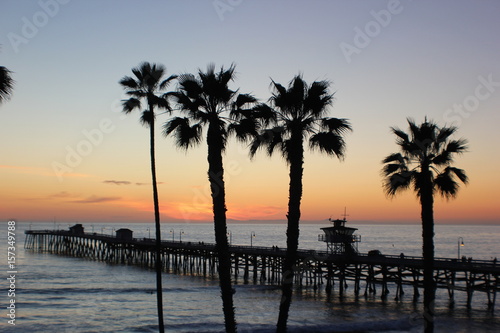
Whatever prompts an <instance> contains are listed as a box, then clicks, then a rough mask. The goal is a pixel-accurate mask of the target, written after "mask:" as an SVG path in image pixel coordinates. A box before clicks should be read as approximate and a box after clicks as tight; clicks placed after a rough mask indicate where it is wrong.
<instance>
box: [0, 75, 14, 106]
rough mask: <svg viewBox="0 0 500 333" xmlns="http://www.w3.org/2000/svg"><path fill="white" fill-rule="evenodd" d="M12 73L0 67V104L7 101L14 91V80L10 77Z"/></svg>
mask: <svg viewBox="0 0 500 333" xmlns="http://www.w3.org/2000/svg"><path fill="white" fill-rule="evenodd" d="M11 74H12V72H11V71H9V70H8V69H7V68H5V67H3V66H0V103H2V102H3V101H5V100H8V99H9V98H10V96H11V95H12V90H13V89H14V80H13V79H12V76H11Z"/></svg>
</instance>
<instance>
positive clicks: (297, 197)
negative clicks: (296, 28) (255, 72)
mask: <svg viewBox="0 0 500 333" xmlns="http://www.w3.org/2000/svg"><path fill="white" fill-rule="evenodd" d="M272 87H273V90H274V91H273V93H272V97H271V98H270V105H266V104H260V105H258V106H256V107H255V110H256V112H258V114H257V115H258V116H259V117H260V118H261V119H263V120H264V123H265V125H267V126H268V127H269V126H270V128H267V129H264V130H261V131H260V135H259V136H258V137H256V138H255V139H254V140H253V143H252V144H251V146H250V155H251V156H252V157H253V156H254V155H255V153H256V152H257V150H258V149H259V148H264V149H266V150H267V153H268V155H269V156H271V155H272V154H273V153H274V151H275V149H277V150H279V152H280V153H281V155H282V156H283V157H284V159H285V160H286V162H287V164H288V165H289V167H290V171H289V175H290V183H289V197H288V213H287V219H288V226H287V232H286V233H287V251H286V258H285V262H284V265H283V273H282V275H283V282H282V293H283V295H282V299H281V304H280V311H279V317H278V322H277V330H278V331H279V332H285V331H286V330H287V321H288V311H289V309H290V304H291V301H292V287H293V277H294V270H295V267H294V265H295V262H296V257H297V248H298V244H299V221H300V202H301V199H302V175H303V164H304V141H305V140H306V139H307V138H309V147H310V148H311V149H319V150H320V151H321V152H323V153H326V154H327V155H332V156H336V157H338V158H339V159H342V158H343V157H344V152H345V147H346V145H345V141H344V138H343V135H344V134H345V133H346V132H347V131H350V130H351V125H350V124H349V122H348V121H347V120H346V119H340V118H331V117H327V113H328V109H329V107H330V106H331V104H332V101H333V94H330V93H329V92H328V88H329V82H327V81H315V82H313V83H312V84H311V85H307V83H306V82H305V81H304V80H303V79H302V77H301V76H300V75H297V76H295V77H294V78H293V80H292V81H291V82H290V83H289V86H288V88H285V87H284V86H282V85H281V84H279V83H276V82H274V81H272Z"/></svg>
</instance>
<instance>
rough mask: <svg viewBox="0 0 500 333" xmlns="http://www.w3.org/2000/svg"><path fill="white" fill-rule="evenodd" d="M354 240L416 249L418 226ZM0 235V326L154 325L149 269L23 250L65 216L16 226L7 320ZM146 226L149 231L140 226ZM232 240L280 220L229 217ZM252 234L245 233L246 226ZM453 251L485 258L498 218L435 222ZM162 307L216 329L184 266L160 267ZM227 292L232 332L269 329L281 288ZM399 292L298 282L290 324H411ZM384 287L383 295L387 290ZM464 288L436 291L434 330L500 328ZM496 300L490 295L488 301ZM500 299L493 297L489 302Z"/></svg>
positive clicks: (263, 237)
mask: <svg viewBox="0 0 500 333" xmlns="http://www.w3.org/2000/svg"><path fill="white" fill-rule="evenodd" d="M325 226H329V225H328V223H326V222H325V223H324V224H322V225H310V224H303V225H302V226H301V239H300V248H302V249H314V250H325V245H324V243H322V242H318V241H317V235H318V234H320V233H322V232H321V230H320V229H319V228H320V227H325ZM350 226H352V227H356V228H358V229H359V230H358V234H361V236H362V241H361V243H360V244H359V251H360V252H367V251H369V250H372V249H378V250H380V251H381V252H382V253H385V254H394V255H399V254H400V253H402V252H403V253H405V255H415V256H418V255H420V253H421V230H420V226H418V225H410V226H406V225H405V226H403V225H398V226H394V225H390V226H389V225H355V224H351V225H350ZM0 227H1V228H2V229H1V230H2V241H1V242H0V251H1V255H0V258H1V265H2V266H3V267H2V269H1V270H0V271H1V272H2V274H1V275H2V279H1V282H0V288H1V293H0V294H1V295H2V296H1V297H0V300H1V302H2V306H1V308H2V311H1V312H2V316H1V319H0V332H156V331H157V327H156V324H157V318H156V295H155V291H154V289H155V273H154V271H151V270H147V269H143V268H139V267H135V266H124V265H111V264H107V263H103V262H96V261H92V260H88V259H81V258H72V257H64V256H59V255H53V254H48V253H36V252H31V251H25V250H24V248H23V243H24V230H27V229H30V228H31V229H54V228H56V229H57V228H60V229H66V228H67V227H68V225H67V224H56V225H54V224H52V223H50V224H42V223H32V224H28V223H18V224H17V225H16V231H15V235H16V265H17V267H16V269H17V273H16V274H15V275H16V276H15V278H16V281H15V288H16V290H15V300H16V303H15V304H16V313H15V315H16V321H15V323H16V325H15V326H12V325H10V324H9V323H8V320H9V318H8V317H7V314H8V311H9V310H8V309H7V306H8V305H9V303H8V302H9V300H10V298H9V297H7V296H8V295H7V294H8V289H9V281H8V280H7V277H8V276H9V275H8V274H7V271H8V270H9V268H8V267H7V246H8V245H7V224H6V223H1V224H0ZM84 227H85V231H87V232H91V231H92V228H93V229H94V232H103V233H107V234H112V233H113V232H114V230H116V229H119V228H122V227H127V228H129V229H131V230H133V231H134V237H149V234H151V235H154V226H153V224H97V223H95V224H94V225H91V224H84ZM148 229H149V230H148ZM228 229H229V231H230V239H231V242H232V244H235V245H236V244H238V245H250V244H252V245H253V246H273V245H274V246H278V247H283V248H284V247H285V244H286V238H285V230H286V226H285V225H284V224H236V223H230V224H229V227H228ZM254 234H255V236H254V237H253V235H254ZM459 237H462V238H463V241H464V246H463V247H460V251H461V255H465V256H466V257H473V258H474V259H483V260H492V259H493V258H495V257H500V245H499V242H498V239H499V238H500V226H437V227H436V237H435V240H436V255H437V256H438V257H448V258H456V257H457V255H458V244H459V243H458V239H459ZM162 238H163V239H174V240H180V239H182V241H193V242H197V241H204V242H213V240H214V236H213V226H212V225H211V224H209V223H207V224H192V223H186V224H164V225H162ZM163 286H164V294H163V298H164V313H165V325H166V330H167V332H223V330H224V325H223V316H222V303H221V300H220V297H219V294H220V293H219V286H218V282H217V280H214V279H209V278H203V277H194V276H186V275H174V274H164V275H163ZM235 290H236V293H235V295H234V301H235V306H236V319H237V322H238V328H239V331H240V332H273V331H274V328H275V323H276V320H277V315H278V306H279V301H280V297H281V292H280V289H279V288H277V287H276V286H271V285H263V284H257V285H253V284H243V283H242V281H237V284H236V285H235ZM405 290H406V291H407V292H406V294H405V295H404V296H403V298H402V300H400V301H398V302H396V301H395V300H394V297H393V295H394V293H395V288H391V294H389V297H388V298H387V300H382V299H381V298H380V294H378V295H374V296H373V295H371V296H369V297H368V298H365V297H364V296H360V297H357V298H356V297H354V295H353V293H352V286H350V288H349V289H348V290H347V295H346V297H344V298H343V299H340V298H339V297H338V294H337V293H336V292H335V291H334V292H333V293H332V294H331V295H330V296H328V295H326V293H325V292H324V290H322V289H319V290H316V291H315V290H313V289H312V288H311V289H308V288H303V289H302V290H300V291H297V292H295V294H294V298H293V302H292V308H291V310H290V319H289V326H290V332H390V333H397V332H421V331H422V320H421V318H422V313H421V308H422V303H421V301H422V300H421V299H419V301H418V302H417V303H414V302H413V292H412V290H410V287H405ZM391 295H392V296H391ZM465 301H466V300H465V293H462V292H456V294H455V303H456V304H455V307H454V308H453V309H450V308H449V306H448V305H449V299H448V295H447V292H446V291H443V290H438V293H437V301H436V309H437V319H436V332H488V333H489V332H500V315H499V314H498V310H494V311H491V310H488V308H487V303H486V296H485V295H483V293H479V292H476V293H475V294H474V297H473V301H472V309H470V310H468V309H467V308H466V306H465ZM497 303H498V302H497ZM499 306H500V304H497V308H498V307H499Z"/></svg>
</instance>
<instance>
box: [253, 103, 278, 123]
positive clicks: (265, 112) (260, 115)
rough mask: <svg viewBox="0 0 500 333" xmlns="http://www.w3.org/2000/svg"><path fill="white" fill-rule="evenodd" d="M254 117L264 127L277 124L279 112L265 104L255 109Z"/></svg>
mask: <svg viewBox="0 0 500 333" xmlns="http://www.w3.org/2000/svg"><path fill="white" fill-rule="evenodd" d="M252 110H253V117H254V118H256V119H258V120H259V121H260V122H261V123H262V124H263V126H268V125H270V124H274V123H276V122H277V112H276V111H275V110H274V109H272V108H271V107H270V106H269V105H267V104H265V103H259V104H257V105H255V106H254V107H253V109H252Z"/></svg>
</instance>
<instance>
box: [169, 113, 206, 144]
mask: <svg viewBox="0 0 500 333" xmlns="http://www.w3.org/2000/svg"><path fill="white" fill-rule="evenodd" d="M163 129H164V132H163V133H164V134H165V135H170V134H171V133H174V134H175V139H176V145H177V146H178V147H179V148H182V149H186V150H187V149H189V148H190V147H193V146H196V145H198V144H199V143H200V142H201V138H202V127H201V126H200V124H194V125H193V126H191V125H190V122H189V118H181V117H175V118H172V119H170V120H169V121H168V122H167V123H165V125H164V126H163Z"/></svg>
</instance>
